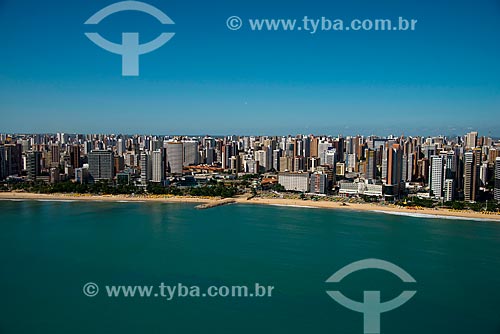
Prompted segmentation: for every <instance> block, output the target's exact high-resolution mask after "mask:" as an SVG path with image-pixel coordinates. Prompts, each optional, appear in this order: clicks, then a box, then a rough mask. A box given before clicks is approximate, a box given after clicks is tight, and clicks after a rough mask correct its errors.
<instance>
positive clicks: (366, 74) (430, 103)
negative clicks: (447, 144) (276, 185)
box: [0, 0, 500, 136]
mask: <svg viewBox="0 0 500 334" xmlns="http://www.w3.org/2000/svg"><path fill="white" fill-rule="evenodd" d="M114 2H116V1H108V0H70V1H68V0H64V1H55V0H46V1H39V0H0V110H1V114H2V116H3V117H2V121H1V123H0V132H11V131H12V132H14V131H15V132H55V131H64V132H125V133H135V132H141V133H159V134H173V133H175V134H204V133H211V134H231V133H242V134H266V133H267V134H277V135H280V134H288V133H297V132H301V133H317V134H318V133H328V134H338V133H343V134H357V133H362V134H371V133H375V134H388V133H394V134H401V132H403V131H404V132H405V134H439V133H444V134H454V133H457V134H462V133H463V132H464V131H466V130H467V129H468V128H471V129H478V130H479V131H480V132H482V133H480V134H487V133H488V132H491V134H492V135H494V136H498V135H500V131H499V129H500V1H499V0H475V1H463V0H453V1H452V0H404V1H402V0H401V1H396V0H382V1H380V0H349V1H344V0H342V1H338V0H332V1H324V0H321V1H320V0H307V1H305V0H297V1H276V0H274V1H273V0H239V1H234V0H233V1H229V0H227V1H217V0H215V1H188V0H164V1H162V0H150V1H145V2H147V3H150V4H152V5H154V6H156V7H157V8H159V9H161V10H162V11H164V12H165V13H166V14H167V15H168V16H169V17H170V18H171V19H173V20H174V21H175V23H176V24H175V25H173V26H162V25H161V24H160V23H159V22H158V21H157V20H155V19H154V18H152V17H150V16H148V15H147V14H143V13H139V12H122V13H117V14H114V15H112V16H109V17H108V18H106V19H105V20H104V21H102V22H101V24H99V25H98V26H97V27H94V29H92V27H90V30H95V31H97V32H99V33H100V34H101V35H102V36H104V37H105V38H107V39H109V40H112V41H114V42H120V41H121V33H122V32H133V31H137V32H139V33H140V34H141V42H147V41H150V40H152V39H154V38H156V37H157V36H158V35H159V33H160V32H164V31H167V32H175V33H176V35H175V36H174V37H173V39H172V40H171V41H169V42H168V43H167V44H165V45H164V46H163V47H162V48H160V49H158V50H156V51H154V52H153V53H150V54H147V55H143V56H141V57H140V71H141V75H140V76H139V77H122V76H121V57H120V56H119V55H115V54H111V53H109V52H106V51H104V50H103V49H101V48H99V47H97V46H96V45H94V44H93V43H92V42H90V41H89V40H88V39H87V38H86V37H85V36H84V32H88V31H89V27H88V26H85V25H84V24H83V23H84V22H85V21H86V20H87V19H88V18H89V17H90V16H91V15H92V14H94V13H95V12H97V11H98V10H99V9H101V8H103V7H105V6H106V5H109V4H112V3H114ZM231 15H238V16H240V17H241V18H242V19H243V20H244V21H245V20H246V19H249V18H297V19H301V18H302V17H303V16H304V15H307V16H309V17H314V18H318V17H321V16H326V17H329V18H342V19H345V20H350V19H353V18H361V19H364V18H372V19H375V18H391V19H396V18H397V17H398V16H403V17H406V18H415V19H418V20H419V22H418V24H417V30H416V31H413V32H410V31H406V32H383V31H378V32H377V31H369V32H353V31H349V32H318V33H316V34H315V35H311V34H309V33H307V32H304V31H302V32H252V31H250V30H249V29H248V27H247V26H244V27H243V28H242V29H241V30H239V31H231V30H229V29H227V27H226V19H227V17H229V16H231ZM245 28H246V29H245Z"/></svg>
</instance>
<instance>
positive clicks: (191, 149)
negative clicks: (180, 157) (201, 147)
mask: <svg viewBox="0 0 500 334" xmlns="http://www.w3.org/2000/svg"><path fill="white" fill-rule="evenodd" d="M183 146H184V166H189V165H197V164H199V155H200V154H199V152H198V141H196V140H187V141H184V142H183Z"/></svg>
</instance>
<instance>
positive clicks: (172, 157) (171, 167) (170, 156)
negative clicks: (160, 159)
mask: <svg viewBox="0 0 500 334" xmlns="http://www.w3.org/2000/svg"><path fill="white" fill-rule="evenodd" d="M183 153H184V149H183V143H182V142H176V141H169V142H167V168H168V171H169V173H170V174H177V175H180V174H182V164H183V161H184V156H183Z"/></svg>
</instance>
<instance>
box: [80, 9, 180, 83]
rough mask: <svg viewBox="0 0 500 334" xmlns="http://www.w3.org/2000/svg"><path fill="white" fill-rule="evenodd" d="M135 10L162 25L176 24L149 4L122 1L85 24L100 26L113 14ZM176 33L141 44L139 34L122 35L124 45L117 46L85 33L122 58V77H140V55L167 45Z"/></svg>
mask: <svg viewBox="0 0 500 334" xmlns="http://www.w3.org/2000/svg"><path fill="white" fill-rule="evenodd" d="M127 10H133V11H139V12H144V13H147V14H149V15H151V16H153V17H155V18H156V19H157V20H158V21H160V22H161V23H162V24H175V23H174V21H172V20H171V19H170V18H169V17H168V16H167V15H166V14H165V13H163V12H162V11H160V10H159V9H157V8H156V7H153V6H151V5H149V4H147V3H144V2H139V1H122V2H117V3H115V4H112V5H109V6H107V7H105V8H103V9H101V10H100V11H98V12H97V13H95V14H94V15H92V16H91V17H90V18H89V19H88V20H87V21H86V22H85V24H98V23H99V22H101V21H102V20H103V19H104V18H106V17H108V16H109V15H111V14H114V13H118V12H122V11H127ZM174 35H175V33H162V34H160V36H158V37H157V38H156V39H154V40H152V41H150V42H148V43H145V44H139V33H137V32H126V33H122V44H115V43H112V42H110V41H108V40H106V39H104V38H103V37H102V36H101V35H99V34H98V33H94V32H92V33H85V36H87V37H88V38H89V39H90V40H91V41H92V42H94V43H95V44H97V45H98V46H100V47H101V48H103V49H104V50H107V51H109V52H112V53H116V54H119V55H121V56H122V75H123V76H138V75H139V55H143V54H146V53H149V52H152V51H154V50H156V49H158V48H160V47H161V46H163V44H165V43H167V42H168V41H169V40H170V39H171V38H172V37H173V36H174Z"/></svg>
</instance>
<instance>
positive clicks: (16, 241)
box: [0, 201, 500, 334]
mask: <svg viewBox="0 0 500 334" xmlns="http://www.w3.org/2000/svg"><path fill="white" fill-rule="evenodd" d="M193 208H194V205H191V204H160V203H86V202H71V203H69V202H41V201H22V202H14V201H0V264H1V272H0V289H1V292H2V293H1V296H0V333H51V334H56V333H256V332H260V333H363V317H362V314H361V313H356V312H354V311H351V310H348V309H346V308H344V307H342V306H340V305H339V304H338V303H336V302H335V301H334V300H333V299H331V298H330V297H329V296H328V295H327V294H326V293H325V291H326V290H340V291H342V293H344V294H345V295H347V296H349V297H350V298H352V299H356V300H359V301H362V296H363V291H365V290H379V291H381V295H382V299H383V300H384V301H385V300H389V299H392V298H394V297H395V296H397V295H398V294H399V293H400V292H401V291H402V290H408V289H414V290H417V291H418V292H417V294H416V295H415V296H414V297H413V299H411V300H410V301H409V302H407V303H406V304H405V305H403V306H401V307H400V308H398V309H396V310H393V311H390V312H387V313H384V314H383V315H382V318H381V329H382V333H407V334H410V333H419V334H421V333H468V334H469V333H500V291H499V289H500V224H498V223H494V222H478V221H459V220H443V219H422V218H411V217H404V216H392V215H386V214H379V213H358V212H351V211H340V210H320V209H299V208H289V207H271V206H250V205H228V206H222V207H217V208H213V209H209V210H195V209H193ZM365 258H378V259H383V260H387V261H390V262H392V263H394V264H396V265H398V266H400V267H402V268H403V269H404V270H406V271H407V272H408V273H410V274H411V275H412V276H413V277H414V278H415V279H416V281H417V283H415V284H411V286H408V283H403V282H401V281H400V280H399V279H398V278H396V277H395V276H394V275H392V274H390V273H387V272H384V271H380V270H364V271H360V272H358V273H354V274H352V275H350V276H349V277H347V278H346V279H344V280H343V281H342V282H341V283H339V284H333V283H325V280H326V279H327V278H328V277H329V276H330V275H332V274H333V273H334V272H336V271H337V270H339V269H340V268H342V267H343V266H345V265H347V264H349V263H351V262H353V261H357V260H361V259H365ZM87 282H95V283H97V284H98V285H99V286H100V287H101V290H100V292H99V294H98V295H97V296H96V297H93V298H89V297H87V296H85V295H84V294H83V292H82V287H83V285H84V284H85V283H87ZM161 282H164V283H165V284H166V285H168V284H171V285H176V284H177V283H182V284H183V285H199V286H201V287H208V286H211V285H217V286H221V285H228V286H230V285H244V284H247V285H250V286H253V284H254V283H255V282H259V283H260V284H262V285H273V286H274V287H275V288H274V292H273V296H272V297H270V298H187V297H185V298H175V299H173V300H170V301H167V300H165V299H164V298H153V297H151V298H140V297H133V298H132V297H129V298H125V297H119V298H110V297H107V296H106V294H105V291H104V286H105V285H158V284H159V283H161Z"/></svg>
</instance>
